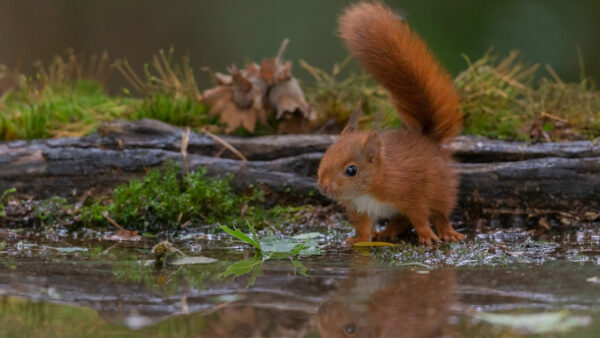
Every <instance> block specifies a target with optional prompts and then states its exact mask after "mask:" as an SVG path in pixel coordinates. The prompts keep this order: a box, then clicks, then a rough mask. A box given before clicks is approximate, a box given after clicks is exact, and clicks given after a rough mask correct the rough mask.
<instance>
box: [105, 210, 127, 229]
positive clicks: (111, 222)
mask: <svg viewBox="0 0 600 338" xmlns="http://www.w3.org/2000/svg"><path fill="white" fill-rule="evenodd" d="M102 216H104V218H106V220H107V221H108V223H110V224H112V225H114V226H115V228H117V229H119V230H125V229H123V227H122V226H120V225H119V223H117V222H116V221H115V220H114V219H112V218H110V216H108V212H106V211H104V212H103V213H102Z"/></svg>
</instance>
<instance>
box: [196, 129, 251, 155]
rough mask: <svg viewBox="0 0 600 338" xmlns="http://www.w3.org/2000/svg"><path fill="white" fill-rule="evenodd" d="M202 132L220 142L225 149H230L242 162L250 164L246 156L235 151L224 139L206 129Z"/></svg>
mask: <svg viewBox="0 0 600 338" xmlns="http://www.w3.org/2000/svg"><path fill="white" fill-rule="evenodd" d="M201 130H202V132H203V133H204V134H206V135H207V136H209V137H211V138H212V139H213V140H215V141H217V142H219V143H220V144H221V145H222V146H224V147H225V148H227V149H229V150H230V151H231V152H232V153H234V154H235V155H236V156H237V157H239V158H240V159H241V160H242V161H244V162H248V159H247V158H246V156H244V154H242V153H240V152H239V151H238V150H237V149H235V148H234V147H233V146H232V145H231V144H229V142H227V141H225V140H224V139H222V138H220V137H219V136H217V135H215V134H213V133H211V132H210V131H208V130H207V129H206V128H204V127H203V128H202V129H201Z"/></svg>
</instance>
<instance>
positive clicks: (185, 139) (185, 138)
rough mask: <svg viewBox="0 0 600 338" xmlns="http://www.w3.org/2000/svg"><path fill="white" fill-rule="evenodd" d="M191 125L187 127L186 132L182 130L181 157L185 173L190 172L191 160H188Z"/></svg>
mask: <svg viewBox="0 0 600 338" xmlns="http://www.w3.org/2000/svg"><path fill="white" fill-rule="evenodd" d="M190 133H191V130H190V127H187V128H186V129H185V132H181V157H182V159H183V173H184V174H186V175H187V174H189V173H190V161H189V160H188V156H187V155H188V145H189V144H190Z"/></svg>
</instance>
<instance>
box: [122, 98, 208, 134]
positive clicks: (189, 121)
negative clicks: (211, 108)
mask: <svg viewBox="0 0 600 338" xmlns="http://www.w3.org/2000/svg"><path fill="white" fill-rule="evenodd" d="M142 118H151V119H156V120H160V121H163V122H167V123H170V124H174V125H178V126H190V127H200V126H203V125H207V124H210V125H214V124H217V123H218V119H217V118H216V117H212V116H209V115H208V108H207V106H206V105H205V104H203V103H200V102H197V101H194V100H191V99H178V98H175V97H173V96H171V95H168V94H155V95H152V96H150V97H147V98H145V99H144V100H142V101H141V102H140V103H139V104H138V105H137V106H136V108H135V112H134V113H133V114H132V119H134V120H137V119H142Z"/></svg>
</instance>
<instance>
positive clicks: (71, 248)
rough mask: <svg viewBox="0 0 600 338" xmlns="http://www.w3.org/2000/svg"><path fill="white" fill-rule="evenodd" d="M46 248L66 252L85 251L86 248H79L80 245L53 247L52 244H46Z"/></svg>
mask: <svg viewBox="0 0 600 338" xmlns="http://www.w3.org/2000/svg"><path fill="white" fill-rule="evenodd" d="M47 248H49V249H54V250H56V251H58V252H67V253H71V252H87V251H88V249H87V248H81V247H77V246H72V247H68V248H55V247H52V246H47Z"/></svg>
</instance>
